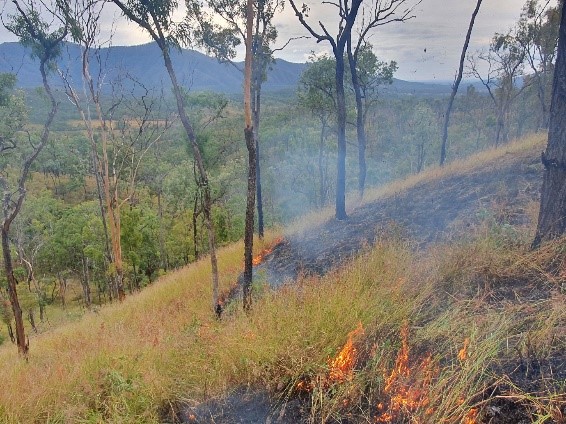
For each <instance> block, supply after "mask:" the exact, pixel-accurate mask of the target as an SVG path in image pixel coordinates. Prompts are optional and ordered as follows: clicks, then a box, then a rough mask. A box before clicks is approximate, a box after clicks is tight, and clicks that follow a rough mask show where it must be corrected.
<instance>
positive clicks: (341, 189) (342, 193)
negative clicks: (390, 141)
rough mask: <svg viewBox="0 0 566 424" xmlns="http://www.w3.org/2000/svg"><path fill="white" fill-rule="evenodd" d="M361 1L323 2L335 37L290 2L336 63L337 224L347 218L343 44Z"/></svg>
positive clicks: (305, 5)
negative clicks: (331, 11)
mask: <svg viewBox="0 0 566 424" xmlns="http://www.w3.org/2000/svg"><path fill="white" fill-rule="evenodd" d="M362 2H363V0H352V1H351V2H350V1H343V2H342V1H341V2H340V3H334V2H326V4H327V5H329V6H332V7H335V8H336V11H337V14H338V17H339V18H338V30H337V33H336V35H334V36H333V35H331V34H330V31H329V30H328V29H327V27H326V25H325V24H324V23H323V22H322V21H319V22H318V25H319V27H320V29H315V27H314V26H313V25H312V24H311V23H309V21H308V19H309V11H310V8H309V6H308V5H307V4H305V3H303V4H302V6H301V8H300V10H299V8H298V7H297V5H296V4H295V1H294V0H289V3H290V5H291V7H292V8H293V11H294V12H295V15H296V16H297V17H298V19H299V22H300V23H301V25H303V27H304V28H305V29H306V30H307V31H308V33H309V34H310V35H311V36H312V37H314V39H315V40H316V42H317V43H321V42H327V43H328V44H330V46H331V48H332V54H333V56H334V59H335V60H336V68H335V72H334V79H335V84H336V85H335V91H336V124H337V133H338V160H337V164H336V170H337V172H336V202H335V217H336V219H338V220H344V219H346V218H347V214H346V93H345V88H344V75H345V61H344V56H345V53H346V44H347V42H348V40H350V39H351V32H352V29H353V28H354V24H355V22H356V18H357V16H358V12H359V11H360V7H361V5H362Z"/></svg>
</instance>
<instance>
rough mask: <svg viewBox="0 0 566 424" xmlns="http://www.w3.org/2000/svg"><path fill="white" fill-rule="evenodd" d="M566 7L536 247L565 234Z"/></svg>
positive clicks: (559, 45)
mask: <svg viewBox="0 0 566 424" xmlns="http://www.w3.org/2000/svg"><path fill="white" fill-rule="evenodd" d="M565 116H566V7H564V8H562V15H561V20H560V35H559V39H558V56H557V58H556V69H555V70H554V81H553V86H552V103H551V106H550V123H549V130H548V145H547V147H546V151H545V152H544V153H543V154H542V163H543V165H544V168H545V171H544V177H543V183H542V193H541V200H540V212H539V217H538V225H537V232H536V235H535V239H534V241H533V246H534V247H538V246H539V245H540V243H541V242H543V241H546V240H550V239H553V238H556V237H559V236H561V235H563V234H564V232H565V231H566V184H564V182H565V181H566V120H565V119H564V117H565Z"/></svg>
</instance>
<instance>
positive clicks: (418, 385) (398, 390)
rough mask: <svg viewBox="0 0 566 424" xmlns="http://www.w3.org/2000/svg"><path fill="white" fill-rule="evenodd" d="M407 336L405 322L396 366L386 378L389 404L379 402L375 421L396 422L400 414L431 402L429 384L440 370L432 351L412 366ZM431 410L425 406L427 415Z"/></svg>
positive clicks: (407, 328)
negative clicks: (435, 363)
mask: <svg viewBox="0 0 566 424" xmlns="http://www.w3.org/2000/svg"><path fill="white" fill-rule="evenodd" d="M408 337H409V327H408V325H407V324H404V325H403V327H402V328H401V348H400V349H399V353H398V354H397V359H396V360H395V367H394V368H393V370H392V371H391V373H390V374H389V376H387V377H386V379H385V388H384V390H383V391H384V393H385V394H386V395H388V396H389V401H388V402H387V404H383V403H379V404H378V405H377V409H378V411H379V415H378V416H377V418H376V422H378V423H391V422H394V421H395V420H396V419H397V418H399V417H400V416H403V415H407V414H410V413H413V412H415V411H417V410H418V409H424V408H427V406H428V405H429V402H430V400H429V398H428V392H429V388H430V385H431V383H432V379H433V378H434V376H435V375H436V374H437V373H438V370H437V368H436V366H435V365H434V363H433V360H432V357H431V356H430V355H428V356H427V357H425V359H423V360H422V361H421V363H420V364H419V365H418V366H417V367H416V368H415V369H414V370H411V368H410V367H409V343H408ZM432 412H433V410H432V409H431V408H427V409H425V415H430V414H431V413H432ZM415 422H418V421H415Z"/></svg>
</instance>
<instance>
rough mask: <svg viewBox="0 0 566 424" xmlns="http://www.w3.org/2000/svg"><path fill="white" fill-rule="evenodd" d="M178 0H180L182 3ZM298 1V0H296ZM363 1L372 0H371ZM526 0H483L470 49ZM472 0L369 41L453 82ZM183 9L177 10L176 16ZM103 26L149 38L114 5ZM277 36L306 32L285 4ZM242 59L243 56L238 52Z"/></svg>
mask: <svg viewBox="0 0 566 424" xmlns="http://www.w3.org/2000/svg"><path fill="white" fill-rule="evenodd" d="M304 1H305V2H306V3H307V4H308V5H309V7H310V13H309V18H308V21H309V23H310V24H311V25H312V26H313V27H314V28H316V29H319V28H320V27H319V26H318V21H322V22H323V23H324V24H325V26H326V27H327V29H328V30H329V32H330V33H331V34H332V35H334V34H335V33H336V32H337V24H336V19H335V17H334V15H335V14H336V13H335V12H336V8H335V7H334V6H332V5H330V4H328V3H324V4H323V2H322V1H321V0H318V1H311V2H309V1H308V0H304ZM411 1H414V0H407V2H408V3H407V4H410V3H409V2H411ZM180 3H182V1H181V2H180ZM297 3H298V4H299V5H300V4H302V1H299V0H297ZM364 3H367V4H370V3H371V2H370V1H369V0H364ZM524 3H525V0H483V2H482V6H481V9H480V13H479V15H478V17H477V19H476V23H475V26H474V30H473V33H472V38H471V40H470V46H469V49H468V52H470V53H473V52H475V51H477V50H479V49H487V48H488V47H489V42H490V40H491V38H492V37H493V35H494V34H495V33H496V32H499V33H503V32H506V31H507V30H508V29H509V28H510V27H511V26H512V25H513V24H514V23H515V22H516V21H517V20H518V18H519V15H520V13H521V9H522V6H523V4H524ZM0 5H1V7H3V8H2V9H0V10H2V14H3V15H6V14H8V13H9V12H10V7H11V4H10V2H8V1H7V0H0ZM475 5H476V0H422V2H421V3H420V4H419V5H418V6H416V8H415V10H414V13H413V15H414V18H413V19H410V20H409V21H406V22H403V23H391V24H388V25H384V26H381V27H379V28H378V29H376V30H375V31H373V33H371V36H370V42H371V43H372V45H373V46H374V51H375V53H376V54H377V56H378V57H379V58H380V59H381V60H384V61H390V60H395V61H396V62H397V64H398V66H399V69H398V71H397V73H396V74H395V77H396V78H400V79H404V80H411V81H438V82H441V81H442V82H444V81H452V80H453V79H454V76H455V74H456V71H457V69H458V62H459V58H460V54H461V51H462V45H463V43H464V38H465V35H466V31H467V29H468V25H469V21H470V17H471V14H472V11H473V9H474V8H475ZM181 13H182V12H179V15H180V14H181ZM104 25H105V29H106V31H108V32H109V31H110V28H113V30H114V35H113V41H112V43H113V44H114V45H135V44H143V43H147V42H150V39H149V37H148V36H147V35H146V34H144V33H143V32H142V31H141V30H139V29H138V28H137V27H136V26H135V25H133V24H128V23H127V22H125V21H124V18H122V17H121V16H120V14H119V12H118V11H117V10H116V9H115V8H108V9H107V10H106V11H105V14H104ZM276 26H277V28H278V30H279V41H278V44H276V47H277V46H278V45H279V46H280V45H283V44H284V43H285V42H286V40H288V39H290V38H292V37H298V36H307V35H308V33H307V31H306V30H305V29H304V28H303V27H302V26H301V25H300V23H299V22H298V19H297V17H296V16H294V14H293V12H292V9H291V7H290V6H289V5H288V4H287V5H286V7H285V10H284V11H283V12H282V13H280V14H278V15H277V17H276ZM5 41H15V38H14V36H13V35H11V34H10V33H8V32H7V31H6V30H5V29H4V28H3V27H0V42H5ZM313 51H314V52H316V53H317V54H319V53H323V52H330V51H331V50H330V46H329V45H328V43H325V42H322V43H319V44H317V43H316V41H315V40H314V39H312V38H310V39H300V40H296V41H292V42H291V43H290V44H289V45H288V46H287V47H286V48H285V49H284V50H282V51H280V52H278V53H277V54H276V56H277V57H280V58H282V59H285V60H288V61H291V62H305V61H306V60H307V59H308V57H309V55H310V54H311V52H313ZM240 59H243V57H240Z"/></svg>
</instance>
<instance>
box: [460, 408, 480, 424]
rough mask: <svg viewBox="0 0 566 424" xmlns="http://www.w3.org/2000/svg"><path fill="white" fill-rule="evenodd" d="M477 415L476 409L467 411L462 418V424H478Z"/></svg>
mask: <svg viewBox="0 0 566 424" xmlns="http://www.w3.org/2000/svg"><path fill="white" fill-rule="evenodd" d="M478 414H479V410H478V408H472V409H470V410H469V411H468V413H467V414H466V415H465V416H464V419H463V420H462V424H478V423H479V421H478V420H477V418H478Z"/></svg>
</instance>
